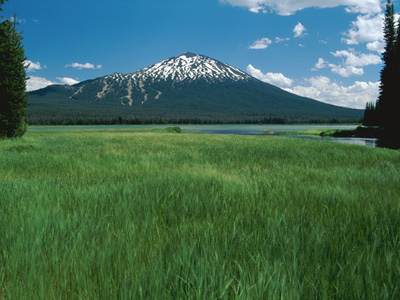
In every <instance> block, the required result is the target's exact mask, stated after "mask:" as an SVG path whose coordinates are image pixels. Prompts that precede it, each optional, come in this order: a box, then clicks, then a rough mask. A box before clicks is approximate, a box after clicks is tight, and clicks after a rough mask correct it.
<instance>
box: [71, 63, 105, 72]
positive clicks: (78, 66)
mask: <svg viewBox="0 0 400 300" xmlns="http://www.w3.org/2000/svg"><path fill="white" fill-rule="evenodd" d="M65 67H66V68H73V69H78V70H96V69H101V68H102V67H103V66H102V65H95V64H92V63H77V62H74V63H72V64H69V65H66V66H65Z"/></svg>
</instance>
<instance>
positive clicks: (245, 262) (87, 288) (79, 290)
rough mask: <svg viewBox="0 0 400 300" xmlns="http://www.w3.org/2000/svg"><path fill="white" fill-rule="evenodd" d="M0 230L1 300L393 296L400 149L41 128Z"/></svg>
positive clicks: (25, 146)
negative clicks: (47, 129)
mask: <svg viewBox="0 0 400 300" xmlns="http://www.w3.org/2000/svg"><path fill="white" fill-rule="evenodd" d="M0 231H1V232H0V299H307V300H308V299H380V300H381V299H399V298H400V285H399V282H400V255H399V254H400V152H399V151H391V150H383V149H370V148H367V147H359V146H351V145H339V144H333V143H328V142H313V141H304V140H297V139H287V138H284V137H262V136H257V137H243V136H223V135H213V136H211V135H196V134H174V133H163V132H149V133H147V132H130V131H118V130H115V131H91V132H76V131H71V132H70V131H68V130H62V131H59V132H57V131H53V132H51V131H50V132H44V131H43V132H41V131H40V130H38V131H35V132H31V133H29V134H28V135H27V136H26V137H24V138H23V139H21V140H16V141H0Z"/></svg>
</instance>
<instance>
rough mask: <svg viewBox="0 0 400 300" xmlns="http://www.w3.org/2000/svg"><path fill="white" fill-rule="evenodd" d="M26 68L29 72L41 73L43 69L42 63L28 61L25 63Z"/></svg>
mask: <svg viewBox="0 0 400 300" xmlns="http://www.w3.org/2000/svg"><path fill="white" fill-rule="evenodd" d="M24 66H25V68H26V70H27V71H28V72H35V71H40V70H41V69H42V65H41V64H40V62H33V61H31V60H28V59H27V60H25V61H24Z"/></svg>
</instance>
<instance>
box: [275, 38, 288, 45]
mask: <svg viewBox="0 0 400 300" xmlns="http://www.w3.org/2000/svg"><path fill="white" fill-rule="evenodd" d="M288 41H290V38H282V37H279V36H277V37H276V38H275V43H276V44H280V43H284V42H288Z"/></svg>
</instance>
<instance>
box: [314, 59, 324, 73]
mask: <svg viewBox="0 0 400 300" xmlns="http://www.w3.org/2000/svg"><path fill="white" fill-rule="evenodd" d="M326 67H327V62H326V61H325V59H323V58H322V57H320V58H318V61H317V63H316V64H315V66H314V69H313V70H321V69H324V68H326Z"/></svg>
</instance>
